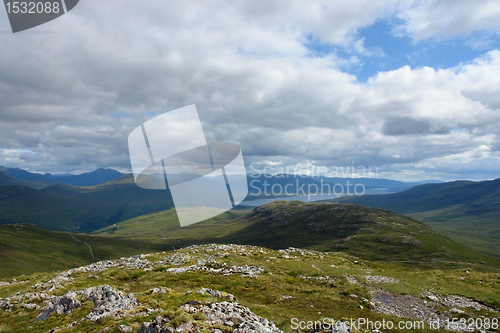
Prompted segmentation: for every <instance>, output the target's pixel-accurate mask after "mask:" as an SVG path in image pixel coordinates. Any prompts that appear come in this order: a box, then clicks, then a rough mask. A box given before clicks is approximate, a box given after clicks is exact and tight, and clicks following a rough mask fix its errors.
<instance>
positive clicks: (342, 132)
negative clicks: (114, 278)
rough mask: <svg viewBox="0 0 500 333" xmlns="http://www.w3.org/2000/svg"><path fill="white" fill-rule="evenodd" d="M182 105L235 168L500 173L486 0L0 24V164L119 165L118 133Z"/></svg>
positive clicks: (495, 67)
mask: <svg viewBox="0 0 500 333" xmlns="http://www.w3.org/2000/svg"><path fill="white" fill-rule="evenodd" d="M190 104H196V106H197V109H198V112H199V115H200V118H201V120H202V121H203V127H204V129H205V132H206V136H207V139H208V140H209V141H230V142H235V143H238V144H239V145H240V146H241V148H242V151H243V155H244V158H245V162H246V164H247V165H250V164H251V163H252V162H255V163H258V164H255V165H259V166H260V167H264V166H266V165H275V166H276V165H282V166H295V165H306V164H309V165H315V166H326V167H333V166H350V165H353V164H354V165H355V166H366V167H368V166H377V167H378V168H379V171H380V175H379V176H380V177H384V178H393V179H399V180H421V179H431V178H436V179H442V180H453V179H473V180H479V179H492V178H499V177H500V126H499V124H500V2H499V1H498V0H476V1H470V0H422V1H412V0H400V1H397V0H378V1H373V0H357V1H356V0H355V1H340V0H339V1H315V0H312V1H293V0H286V1H282V0H252V1H233V0H231V1H206V0H200V1H188V2H186V1H174V0H169V1H165V0H148V1H136V0H135V1H131V0H130V1H129V0H106V1H98V0H81V1H80V3H79V4H78V6H77V7H75V8H74V9H73V10H72V11H71V12H69V13H68V14H66V15H64V16H62V17H60V18H58V19H56V20H54V21H52V22H49V23H47V24H44V25H42V26H39V27H36V28H33V29H30V30H28V31H26V32H21V33H17V34H12V32H11V30H10V26H9V23H8V19H7V14H6V11H5V10H3V9H0V165H3V166H9V167H20V168H23V169H27V170H31V171H37V172H51V173H62V172H75V173H78V172H83V171H90V170H93V169H95V168H98V167H105V168H108V167H109V168H115V169H118V170H120V171H126V172H130V160H129V156H128V148H127V137H128V135H129V133H130V132H131V131H132V130H133V129H134V128H135V127H137V126H139V125H140V124H141V123H143V122H144V121H146V120H148V119H150V118H152V117H154V116H155V115H158V114H161V113H163V112H166V111H170V110H173V109H176V108H179V107H183V106H186V105H190Z"/></svg>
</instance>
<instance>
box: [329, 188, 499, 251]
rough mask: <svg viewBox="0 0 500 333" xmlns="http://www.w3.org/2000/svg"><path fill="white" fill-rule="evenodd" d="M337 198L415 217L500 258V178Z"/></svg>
mask: <svg viewBox="0 0 500 333" xmlns="http://www.w3.org/2000/svg"><path fill="white" fill-rule="evenodd" d="M333 201H334V202H342V203H347V202H349V203H355V204H359V205H363V206H369V207H378V208H384V209H389V210H392V211H395V212H398V213H400V214H406V215H409V216H412V217H414V218H416V219H418V220H420V221H422V222H424V223H425V224H427V225H429V226H431V227H433V228H434V229H436V230H438V231H440V232H442V233H443V234H445V235H447V236H449V237H451V238H453V239H454V240H457V241H459V242H460V243H462V244H465V245H467V246H469V247H471V248H473V249H476V250H478V251H481V252H484V253H487V254H489V255H493V256H496V257H499V258H500V220H499V219H498V213H499V212H500V179H496V180H492V181H482V182H471V181H457V182H450V183H443V184H427V185H421V186H416V187H414V188H412V189H409V190H406V191H403V192H400V193H395V194H385V195H364V196H358V197H343V198H338V199H335V200H333Z"/></svg>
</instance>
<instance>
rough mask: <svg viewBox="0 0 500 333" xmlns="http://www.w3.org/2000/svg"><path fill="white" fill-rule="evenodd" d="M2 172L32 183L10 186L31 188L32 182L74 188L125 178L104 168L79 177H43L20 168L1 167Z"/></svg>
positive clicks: (47, 174)
mask: <svg viewBox="0 0 500 333" xmlns="http://www.w3.org/2000/svg"><path fill="white" fill-rule="evenodd" d="M0 171H3V172H4V173H6V174H7V175H9V176H10V177H12V178H15V179H17V180H24V181H29V182H30V183H28V182H25V183H24V184H8V185H26V186H30V184H32V182H35V184H36V183H43V184H45V186H44V187H46V186H49V185H51V184H67V185H72V186H93V185H99V184H103V183H105V182H108V181H111V180H114V179H116V178H119V177H121V176H123V174H122V173H121V172H118V171H116V170H113V169H103V168H99V169H97V170H94V171H92V172H86V173H82V174H79V175H71V174H65V175H52V174H50V173H46V174H43V175H42V174H39V173H33V172H29V171H26V170H22V169H19V168H6V167H2V166H0ZM0 184H1V183H0ZM31 187H33V186H31ZM35 188H39V187H35Z"/></svg>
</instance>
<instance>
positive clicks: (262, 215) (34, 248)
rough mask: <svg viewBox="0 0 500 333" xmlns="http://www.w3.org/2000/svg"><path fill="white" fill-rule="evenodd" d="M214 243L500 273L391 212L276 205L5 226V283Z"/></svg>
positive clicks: (1, 251)
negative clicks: (95, 222)
mask: <svg viewBox="0 0 500 333" xmlns="http://www.w3.org/2000/svg"><path fill="white" fill-rule="evenodd" d="M75 239H76V240H75ZM214 242H215V243H236V244H249V245H259V246H265V247H269V248H274V249H280V248H288V247H290V246H293V247H300V248H310V249H315V250H321V251H342V252H346V253H348V254H351V255H355V256H357V257H360V258H363V259H366V260H371V261H384V262H399V263H402V264H406V265H408V266H411V265H419V266H422V267H445V266H447V267H450V268H458V267H465V266H467V267H469V266H470V265H471V264H472V265H474V266H475V267H488V266H492V267H500V262H499V261H498V260H497V259H495V258H493V257H490V256H487V255H484V254H482V253H479V252H477V251H474V250H471V249H470V248H467V247H465V246H463V245H461V244H459V243H457V242H455V241H453V240H451V239H450V238H448V237H446V236H443V235H442V234H440V233H439V232H436V231H435V230H433V229H431V228H430V227H428V226H426V225H424V224H422V223H420V222H418V221H415V220H413V219H411V218H408V217H406V216H403V215H399V214H396V213H393V212H390V211H386V210H382V209H376V208H366V207H362V206H358V205H352V204H347V205H339V204H327V203H319V204H310V203H304V202H299V201H292V202H286V201H276V202H273V203H270V204H267V205H264V206H261V207H260V208H258V209H255V210H253V211H250V210H249V209H234V210H230V211H228V212H226V213H224V214H221V215H219V216H216V217H214V218H212V219H210V220H207V221H204V222H202V223H197V224H193V225H190V226H187V227H184V228H181V227H180V226H179V222H178V220H177V216H176V214H175V210H173V209H171V210H168V211H163V212H159V213H152V214H148V215H144V216H139V217H136V218H134V219H131V220H128V221H124V222H121V223H117V224H115V225H112V226H109V227H106V228H104V229H101V230H99V231H96V232H95V233H94V234H92V235H87V234H73V236H71V234H69V233H58V232H51V231H46V230H42V229H39V228H37V227H35V226H32V225H23V227H21V226H20V225H4V226H0V256H1V257H2V264H3V265H2V267H0V277H11V276H15V275H20V274H30V273H34V272H38V271H45V272H48V271H53V270H55V269H63V268H70V267H77V266H80V265H82V264H88V263H90V262H93V261H97V260H103V259H113V258H119V257H121V256H129V255H134V254H140V253H149V252H156V251H165V250H172V249H178V248H181V247H186V246H189V245H193V244H207V243H214ZM88 246H91V247H92V251H93V254H94V258H92V256H91V253H90V249H89V247H88Z"/></svg>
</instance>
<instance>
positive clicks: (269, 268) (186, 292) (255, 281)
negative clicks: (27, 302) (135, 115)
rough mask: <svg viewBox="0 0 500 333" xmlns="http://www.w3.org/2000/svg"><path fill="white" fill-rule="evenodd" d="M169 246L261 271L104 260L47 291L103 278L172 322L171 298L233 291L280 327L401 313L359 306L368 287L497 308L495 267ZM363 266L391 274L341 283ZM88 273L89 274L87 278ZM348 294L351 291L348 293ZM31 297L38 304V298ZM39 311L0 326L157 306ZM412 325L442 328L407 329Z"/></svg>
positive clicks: (43, 326)
mask: <svg viewBox="0 0 500 333" xmlns="http://www.w3.org/2000/svg"><path fill="white" fill-rule="evenodd" d="M177 252H178V253H180V254H182V255H189V256H190V261H189V262H185V263H184V264H183V266H187V265H190V264H192V263H193V262H194V263H195V262H196V261H197V259H200V258H203V257H202V255H212V256H215V258H216V260H217V262H219V263H222V262H224V263H226V264H227V265H239V266H241V265H255V266H259V267H262V268H264V269H265V273H264V274H262V275H261V276H259V277H253V278H251V277H243V276H240V275H239V274H236V275H229V276H224V275H220V274H213V273H206V272H195V273H182V274H171V273H167V272H165V268H169V267H173V266H172V265H166V266H164V267H163V269H161V268H162V267H158V269H156V268H155V269H153V270H152V271H143V270H124V269H117V268H111V269H108V270H105V271H102V272H98V273H83V272H81V273H74V274H72V276H71V277H72V278H73V279H74V280H73V281H70V282H68V283H65V287H66V288H65V289H56V290H55V291H54V292H53V293H55V294H56V295H62V294H64V293H66V292H67V291H68V290H81V289H83V288H86V287H90V286H96V285H102V284H109V285H111V286H113V287H114V288H117V289H119V290H123V291H124V292H126V293H131V292H133V293H134V295H135V297H137V299H138V300H139V301H140V302H141V306H142V309H144V308H146V307H148V308H159V309H162V310H164V311H163V312H162V315H164V316H168V317H169V318H172V319H173V320H172V322H173V323H177V325H178V324H179V321H180V320H181V318H184V320H185V321H187V320H195V319H196V318H193V317H192V316H186V315H185V314H182V311H180V310H179V308H178V307H179V305H181V304H184V303H185V302H186V301H189V300H201V301H210V302H218V301H221V300H218V299H215V298H212V297H209V296H206V295H200V294H198V293H195V292H192V291H195V290H199V289H200V288H211V289H214V290H220V291H225V292H229V293H232V294H234V295H235V296H236V297H237V298H238V301H239V302H240V303H241V304H242V305H244V306H247V307H249V308H250V309H251V310H252V311H254V312H255V313H257V314H258V315H261V316H263V317H266V318H268V319H269V320H271V321H273V322H274V323H275V324H276V325H277V326H278V327H279V328H281V329H284V330H285V331H287V332H291V331H292V329H291V327H290V325H291V319H292V318H300V319H301V320H305V321H309V320H310V321H315V320H322V318H334V319H336V320H339V319H342V318H344V320H345V319H349V318H369V319H370V320H371V321H376V320H379V321H381V320H382V319H385V320H386V321H387V320H392V321H394V322H399V321H401V320H406V319H405V318H402V317H394V316H389V315H381V314H378V313H375V312H373V311H371V310H370V309H369V308H368V307H367V303H365V302H363V297H366V298H370V296H369V295H368V288H369V287H371V288H382V289H385V290H389V291H392V292H396V293H399V294H409V295H414V296H417V297H419V295H420V293H421V292H422V291H425V290H430V291H433V292H435V293H437V294H441V295H447V294H458V295H463V296H467V297H471V298H474V299H477V300H479V301H480V302H482V303H484V304H486V305H489V306H492V307H495V308H497V309H498V308H500V302H499V300H500V289H499V288H498V283H500V277H499V276H496V275H495V274H496V272H495V271H478V270H474V269H469V271H467V272H466V271H465V269H446V270H442V269H439V268H437V269H421V268H419V267H408V266H399V265H395V264H389V263H380V262H370V261H360V260H359V259H357V258H355V257H351V256H348V255H345V254H342V253H328V254H323V253H316V254H315V253H309V254H300V253H293V254H291V255H290V256H288V257H286V256H285V255H283V254H282V253H279V252H278V251H275V250H269V249H265V248H252V249H249V250H246V254H247V256H242V255H240V254H238V252H236V251H232V250H231V249H229V250H225V251H224V253H221V251H210V250H205V249H203V248H200V249H198V251H197V252H196V253H193V252H192V251H191V249H183V250H179V251H177ZM171 254H172V253H166V254H162V253H159V254H155V255H153V256H150V257H149V258H148V260H150V261H152V262H154V261H157V260H161V259H162V258H163V257H165V256H170V255H171ZM369 274H371V275H382V276H387V277H392V278H395V279H397V280H399V282H398V283H394V284H386V283H367V284H366V285H362V286H358V285H355V284H352V283H349V282H348V281H347V279H346V275H349V276H356V278H357V279H358V281H361V282H364V281H365V279H364V276H366V275H369ZM90 275H92V276H93V277H92V278H91V277H90ZM301 275H302V276H309V277H311V279H310V280H305V279H303V278H301V277H300V276H301ZM319 276H329V277H330V282H322V281H319V280H317V279H316V277H319ZM52 277H53V276H51V275H49V274H37V275H33V276H29V277H24V278H23V279H24V280H27V281H26V283H24V284H20V285H15V286H4V287H0V297H7V296H8V295H11V294H14V293H16V292H18V291H22V292H24V291H31V292H33V290H30V288H29V286H31V285H33V284H35V283H39V282H45V281H47V280H49V279H51V278H52ZM460 277H463V279H460ZM158 287H165V288H170V291H169V292H168V293H165V294H150V293H149V292H148V291H150V290H151V289H152V288H158ZM190 291H191V292H190ZM352 294H354V295H356V296H357V297H350V295H352ZM283 295H290V296H292V298H288V299H285V298H284V297H283ZM35 302H37V301H35ZM39 303H40V304H41V302H39ZM360 305H361V306H362V307H360ZM139 309H140V308H139ZM464 310H466V311H467V312H468V313H469V314H470V315H471V316H472V318H475V317H479V316H481V315H483V316H485V315H486V316H488V317H493V316H498V314H497V313H496V314H495V313H491V312H489V313H486V312H485V311H476V310H473V309H472V308H467V309H464ZM40 311H41V310H38V311H34V310H27V309H23V308H20V307H17V308H14V309H13V310H12V311H5V310H3V309H0V322H1V323H2V324H1V325H0V327H1V328H2V329H3V331H5V332H11V331H12V332H24V331H28V330H29V331H30V332H47V331H49V330H50V329H54V328H56V327H60V328H66V327H67V326H68V325H69V324H70V323H71V322H73V321H77V322H78V324H77V326H75V327H73V328H72V329H69V330H67V332H99V331H101V330H102V329H104V328H105V327H109V326H111V325H114V328H113V329H112V330H111V331H110V332H119V331H118V328H117V326H118V325H119V324H127V325H131V326H133V327H134V328H135V330H137V328H138V326H139V325H140V323H142V322H144V321H150V320H151V319H152V318H153V317H154V316H156V315H157V314H158V313H154V314H151V315H149V316H138V317H134V318H123V319H120V320H115V319H113V318H105V319H102V320H100V321H98V322H96V323H95V324H92V323H90V322H88V321H83V322H80V319H81V318H82V317H85V316H86V315H87V314H88V313H89V311H90V304H87V305H85V306H84V307H82V308H80V309H77V310H75V311H73V312H72V313H71V314H69V315H66V314H61V315H57V314H52V315H51V316H50V317H49V319H48V320H47V321H37V322H33V319H34V318H35V317H36V316H37V315H38V314H39V313H40ZM137 311H140V310H136V312H137ZM456 316H459V315H456ZM465 318H468V315H465ZM198 319H199V318H198ZM180 322H182V321H180ZM28 327H29V328H28ZM223 330H224V328H223ZM65 331H66V330H65ZM224 331H230V330H224ZM356 332H358V331H356ZM384 332H397V330H396V329H394V330H384ZM412 332H448V331H445V330H412Z"/></svg>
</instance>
